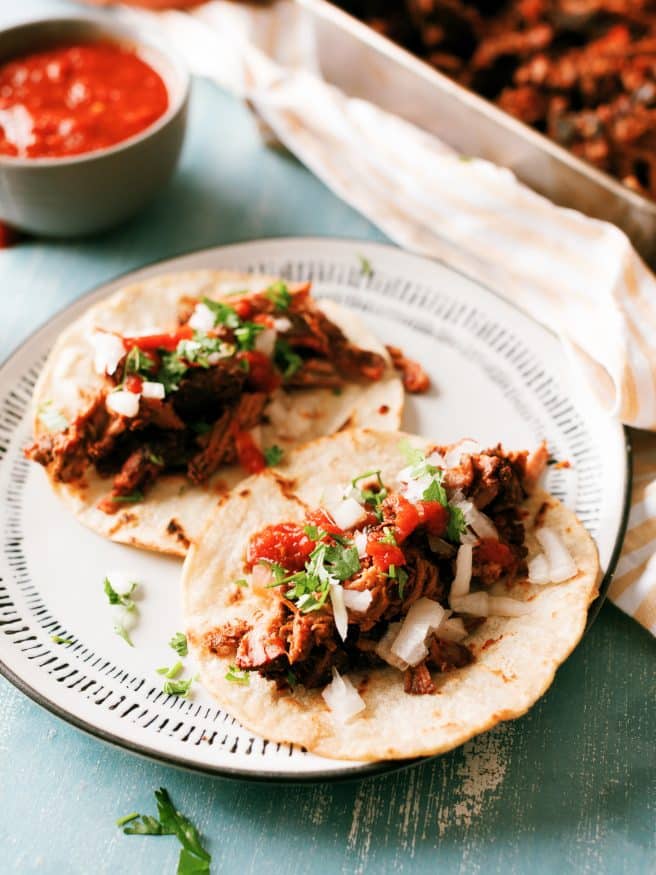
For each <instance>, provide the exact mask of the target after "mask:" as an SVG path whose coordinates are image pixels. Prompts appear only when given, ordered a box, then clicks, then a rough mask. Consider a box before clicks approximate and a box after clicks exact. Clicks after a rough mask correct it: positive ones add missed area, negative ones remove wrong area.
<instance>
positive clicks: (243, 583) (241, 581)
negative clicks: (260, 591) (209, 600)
mask: <svg viewBox="0 0 656 875" xmlns="http://www.w3.org/2000/svg"><path fill="white" fill-rule="evenodd" d="M234 583H235V586H241V587H244V586H248V581H247V580H244V578H243V577H240V578H239V580H235V581H234Z"/></svg>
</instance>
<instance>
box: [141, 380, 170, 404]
mask: <svg viewBox="0 0 656 875" xmlns="http://www.w3.org/2000/svg"><path fill="white" fill-rule="evenodd" d="M141 394H142V395H143V396H144V398H159V399H160V400H161V399H162V398H164V396H165V395H166V391H165V389H164V383H150V382H149V381H148V380H146V381H145V382H144V383H142V385H141Z"/></svg>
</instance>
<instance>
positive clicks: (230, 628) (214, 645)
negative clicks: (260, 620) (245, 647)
mask: <svg viewBox="0 0 656 875" xmlns="http://www.w3.org/2000/svg"><path fill="white" fill-rule="evenodd" d="M248 628H249V626H248V623H247V622H246V621H245V620H237V621H236V622H234V623H226V624H225V625H223V626H221V627H220V628H217V629H212V630H211V631H210V632H208V633H207V634H206V635H205V638H204V645H205V647H206V648H207V649H208V650H209V651H210V653H215V654H217V656H234V654H235V653H236V651H237V647H238V646H239V642H240V641H241V639H242V638H243V637H244V635H245V634H246V632H248Z"/></svg>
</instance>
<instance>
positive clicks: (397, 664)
mask: <svg viewBox="0 0 656 875" xmlns="http://www.w3.org/2000/svg"><path fill="white" fill-rule="evenodd" d="M400 628H401V623H390V624H389V626H388V627H387V632H385V634H384V635H383V637H382V638H381V639H380V641H379V642H378V644H377V645H376V654H377V655H378V656H380V658H381V659H382V660H384V661H385V662H386V663H387V664H388V665H391V666H394V668H398V669H399V670H400V671H405V669H406V668H407V667H408V663H407V662H406V661H405V659H401V658H400V657H399V656H397V655H396V654H395V653H393V652H392V645H393V644H394V642H395V641H396V638H397V636H398V634H399V630H400Z"/></svg>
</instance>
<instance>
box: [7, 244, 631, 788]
mask: <svg viewBox="0 0 656 875" xmlns="http://www.w3.org/2000/svg"><path fill="white" fill-rule="evenodd" d="M272 242H275V243H278V244H280V245H286V246H290V247H293V246H295V245H308V244H309V245H312V244H313V243H320V244H326V243H327V244H338V245H340V246H343V245H344V244H348V243H351V244H357V245H360V246H364V247H367V248H374V249H380V250H384V251H386V252H387V253H389V254H391V255H401V256H410V257H412V258H416V259H418V260H419V261H426V262H429V263H437V264H440V265H441V266H442V267H444V268H446V269H447V270H449V271H451V272H453V273H456V274H458V275H459V276H462V277H464V278H465V279H466V280H468V281H469V282H471V283H473V284H474V285H477V286H479V287H481V288H483V289H485V290H486V291H487V292H489V293H490V294H492V295H494V297H495V298H498V299H500V300H501V301H503V302H504V303H505V304H507V305H508V306H510V307H512V308H513V309H514V310H516V311H518V312H519V313H521V314H522V316H524V317H526V318H527V319H529V320H531V321H532V322H535V323H537V324H538V325H539V326H540V327H541V328H543V329H544V330H545V331H547V332H548V333H549V334H551V335H552V336H554V337H557V334H556V332H555V331H554V330H553V329H552V328H550V327H549V326H548V325H544V324H543V323H542V322H539V321H538V320H537V319H535V318H534V317H533V316H531V315H530V314H529V313H527V312H526V311H525V310H523V309H522V308H521V307H519V306H518V305H517V304H516V303H515V302H514V301H512V300H509V299H508V298H505V297H504V296H503V295H502V294H501V293H500V292H498V291H496V290H495V289H494V288H492V287H490V286H489V285H487V284H486V283H485V282H483V281H481V280H479V279H476V278H475V277H473V276H471V275H470V274H468V273H467V272H466V271H464V270H462V269H460V268H457V267H454V266H453V265H451V264H449V263H448V262H447V261H445V260H444V259H442V258H431V257H429V256H426V255H422V254H419V253H416V252H411V251H408V250H405V249H402V248H401V247H399V246H395V245H393V244H390V243H385V242H382V241H377V240H368V239H366V238H358V237H339V236H334V235H326V236H316V235H312V236H308V237H300V236H295V237H288V236H277V235H275V234H272V235H269V236H265V237H258V238H257V239H255V240H241V241H237V242H233V243H222V244H218V245H216V246H209V247H208V246H202V247H199V248H198V249H190V250H186V251H183V252H180V253H178V254H176V255H172V256H168V257H166V258H157V259H154V260H153V261H149V262H146V263H145V264H142V265H140V266H139V267H135V268H130V269H129V270H126V271H123V272H122V273H119V274H116V275H115V276H113V277H111V278H110V279H107V280H105V281H103V282H101V283H98V284H97V285H94V286H92V287H90V288H88V289H87V290H86V291H84V292H82V294H80V295H78V296H77V297H75V298H74V299H73V300H72V301H69V302H68V303H66V304H64V305H63V306H62V307H58V308H57V309H56V310H55V311H54V312H53V313H51V314H50V316H48V318H47V319H46V320H45V321H44V322H41V323H40V324H39V325H37V326H36V327H35V328H34V329H33V330H32V331H30V332H29V333H28V334H27V335H26V336H25V337H24V338H23V339H22V340H21V341H20V343H18V344H17V345H16V346H15V347H14V348H13V349H12V350H11V351H10V352H9V353H8V354H7V355H6V356H5V357H4V358H3V359H2V360H1V361H0V375H1V374H2V371H4V370H5V368H6V367H7V366H8V365H9V364H10V363H11V362H12V360H13V359H14V358H15V357H16V356H18V355H19V354H20V352H21V350H22V349H23V348H24V347H25V346H27V345H28V344H29V343H30V342H31V341H32V340H33V339H34V338H35V337H36V336H37V335H38V334H39V333H40V332H41V331H43V330H45V329H46V328H47V327H48V326H49V325H50V324H51V323H52V322H54V321H55V320H56V319H58V318H59V317H61V316H63V315H64V314H65V313H66V312H67V311H68V310H71V309H73V308H75V307H77V306H78V305H79V304H80V303H82V302H84V301H85V300H86V299H87V298H91V297H93V296H94V295H96V294H99V293H100V292H102V291H103V290H104V289H107V294H108V295H109V294H112V292H113V288H112V287H114V286H116V284H118V283H120V282H121V281H122V280H128V279H129V278H130V277H134V276H135V275H138V274H140V273H142V272H144V271H147V270H149V269H151V268H157V267H159V266H161V267H165V266H166V265H170V266H171V267H173V265H174V264H175V262H177V261H180V260H181V259H184V258H188V257H193V256H202V255H208V256H209V255H211V254H213V253H216V252H218V251H221V250H225V249H240V248H250V247H254V246H255V247H256V246H257V245H258V244H262V243H272ZM355 254H357V253H355ZM197 269H198V270H202V269H203V268H197ZM620 428H621V434H622V439H623V443H624V447H623V461H624V493H623V496H622V514H621V518H620V524H619V526H618V529H617V534H616V537H615V543H614V545H613V549H612V552H611V555H610V558H609V561H608V566H607V568H606V571H605V572H604V575H603V577H602V579H601V581H600V583H599V592H598V594H597V596H596V598H595V599H594V601H593V602H592V603H591V605H590V607H589V608H588V617H587V621H586V625H585V629H584V631H583V635H582V636H581V640H582V638H583V637H584V636H585V635H586V634H587V633H588V631H589V629H590V627H591V626H592V624H593V622H594V621H595V619H596V618H597V616H598V614H599V611H600V610H601V607H602V605H603V604H604V602H605V601H606V599H607V596H608V590H609V587H610V585H611V583H612V581H613V578H614V576H615V571H616V569H617V563H618V561H619V558H620V554H621V551H622V547H623V544H624V539H625V535H626V530H627V526H628V522H629V514H630V509H631V494H632V486H633V477H632V473H633V471H632V459H633V446H632V441H631V434H630V431H629V429H628V427H627V426H625V425H621V426H620ZM579 644H580V641H579V642H577V644H576V647H578V646H579ZM576 647H575V649H576ZM570 655H571V654H570ZM568 659H569V657H568ZM559 668H560V666H559ZM0 675H1V676H2V677H4V679H5V680H7V681H8V682H9V683H10V684H12V686H14V687H15V688H16V689H17V690H19V691H20V692H21V693H23V695H25V696H27V698H28V699H30V700H31V701H33V702H34V703H35V704H36V705H38V706H39V707H41V708H44V709H45V710H46V711H48V712H49V713H51V714H53V715H54V716H55V717H58V718H59V719H61V720H63V721H64V722H65V723H68V724H69V725H70V726H73V727H74V728H75V729H78V730H80V731H82V732H84V733H85V735H88V736H91V737H93V738H96V739H98V740H99V741H102V742H104V743H105V744H107V745H110V746H111V747H115V748H119V749H120V750H123V751H127V752H128V753H131V754H133V755H137V756H141V757H143V758H145V759H148V760H151V761H153V762H157V763H162V764H164V765H167V766H172V767H174V768H178V769H182V770H184V771H188V772H193V773H194V774H202V775H205V776H208V777H214V778H225V779H228V780H241V781H247V782H252V783H259V782H262V781H269V782H275V783H280V784H315V783H339V782H348V781H360V780H364V779H366V778H370V777H373V776H375V775H382V774H390V773H393V772H398V771H401V770H403V769H407V768H411V767H413V766H416V765H419V764H421V763H426V762H430V761H431V760H434V759H436V758H437V757H439V756H443V754H435V755H433V756H428V757H415V758H412V759H404V760H382V761H373V762H369V763H364V764H362V765H361V766H357V767H352V766H346V767H344V769H335V770H333V771H330V772H323V771H321V770H313V771H309V772H302V773H292V772H277V771H269V770H267V769H258V770H255V771H250V770H246V769H242V768H233V767H231V766H228V765H220V766H219V765H213V764H210V763H205V764H201V763H194V762H193V761H190V760H188V759H185V758H183V757H178V756H177V755H176V754H172V753H165V752H163V751H159V750H157V748H154V747H150V746H148V745H142V744H139V743H137V742H133V741H130V740H129V739H126V738H122V737H120V736H118V735H116V734H114V733H113V732H111V731H108V730H105V729H103V728H102V727H99V726H97V725H94V724H92V723H89V722H88V721H86V720H84V719H82V718H80V717H77V716H76V715H75V714H73V713H71V712H69V711H67V710H66V708H64V707H63V706H61V705H59V704H58V703H57V702H55V701H54V700H52V699H51V698H50V697H48V696H47V695H45V694H44V693H41V692H39V691H38V690H36V689H35V688H34V687H32V686H31V684H29V683H28V682H26V681H25V680H24V679H23V678H22V677H20V675H18V674H16V672H15V671H14V670H13V669H11V668H10V667H9V666H8V665H7V664H6V663H5V662H4V661H3V660H2V659H1V658H0ZM504 722H505V721H504ZM456 749H457V748H456Z"/></svg>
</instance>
